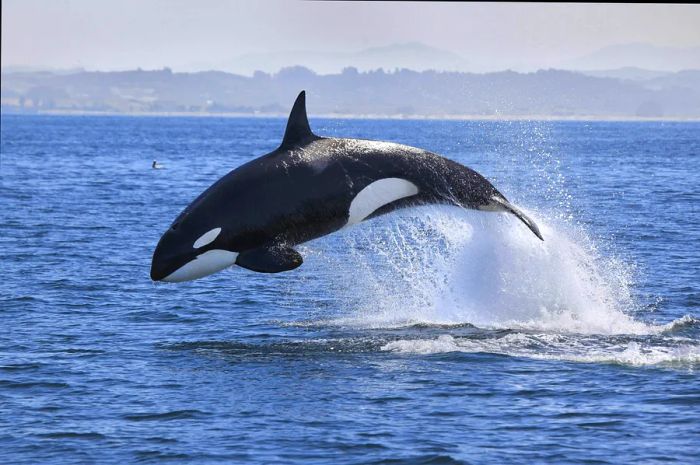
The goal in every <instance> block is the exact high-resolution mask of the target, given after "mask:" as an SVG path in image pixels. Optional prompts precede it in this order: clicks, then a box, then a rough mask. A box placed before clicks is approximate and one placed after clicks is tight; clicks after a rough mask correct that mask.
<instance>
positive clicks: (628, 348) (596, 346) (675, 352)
mask: <svg viewBox="0 0 700 465" xmlns="http://www.w3.org/2000/svg"><path fill="white" fill-rule="evenodd" d="M381 349H382V350H384V351H390V352H397V353H410V354H424V355H427V354H439V353H448V352H464V353H491V354H499V355H508V356H513V357H526V358H533V359H541V360H563V361H571V362H587V363H619V364H623V365H633V366H641V365H660V364H684V365H685V364H690V365H694V364H697V363H700V345H698V344H694V343H688V342H687V341H683V342H681V341H679V340H661V341H647V342H644V341H641V342H640V341H634V340H622V341H620V340H617V339H615V338H605V339H592V338H572V337H570V336H567V335H562V334H523V333H513V334H508V335H506V336H504V337H501V338H493V339H468V338H455V337H453V336H451V335H447V334H445V335H441V336H439V337H437V338H435V339H404V340H397V341H391V342H389V343H387V344H385V345H384V346H382V347H381Z"/></svg>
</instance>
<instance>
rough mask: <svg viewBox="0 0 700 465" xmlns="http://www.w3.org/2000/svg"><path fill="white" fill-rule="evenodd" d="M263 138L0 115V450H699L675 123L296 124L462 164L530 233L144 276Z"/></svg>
mask: <svg viewBox="0 0 700 465" xmlns="http://www.w3.org/2000/svg"><path fill="white" fill-rule="evenodd" d="M284 124H285V121H284V120H283V119H216V118H201V119H197V118H156V117H60V116H51V117H43V116H11V115H4V116H3V117H2V159H1V174H2V193H1V198H2V207H3V208H2V222H1V224H0V241H2V262H1V263H2V280H1V281H0V297H1V299H2V304H1V308H0V324H1V328H2V329H1V330H0V461H2V462H3V463H31V464H36V463H42V464H47V463H114V464H123V463H135V462H139V463H161V462H164V463H171V462H172V463H238V462H246V463H260V464H263V463H264V464H270V463H299V464H311V463H323V464H326V463H336V464H356V463H357V464H359V463H363V464H364V463H387V464H389V463H390V464H404V463H406V464H408V463H430V464H451V463H471V464H481V463H488V464H493V463H518V464H532V463H589V464H604V463H616V464H617V463H630V464H638V463H662V462H663V463H665V462H677V463H698V462H700V373H699V372H698V370H699V369H700V320H698V317H700V311H699V310H698V309H699V308H700V271H699V270H700V247H699V246H698V244H700V217H699V216H698V215H699V213H700V211H699V209H700V124H698V123H617V122H615V123H602V122H444V121H363V120H312V126H313V127H314V128H315V130H316V132H317V133H319V134H322V135H336V136H346V137H362V138H369V139H382V140H392V141H397V142H401V143H406V144H410V145H415V146H418V147H422V148H426V149H429V150H432V151H435V152H438V153H441V154H444V155H445V156H447V157H450V158H452V159H455V160H458V161H460V162H462V163H464V164H467V165H469V166H471V167H473V168H474V169H476V170H478V171H479V172H481V173H482V174H484V175H485V176H486V177H488V178H489V179H491V180H492V181H493V182H494V184H495V185H496V186H497V187H498V188H499V189H500V190H501V191H502V192H503V193H504V194H505V195H506V196H507V197H509V198H510V199H511V200H512V201H513V202H514V203H516V204H518V205H520V206H521V207H523V208H524V209H525V210H526V211H528V213H529V214H530V215H532V216H533V218H535V219H536V221H537V222H538V223H539V225H540V228H541V230H542V232H543V234H544V236H545V242H540V241H539V240H537V239H536V238H535V237H534V236H533V235H532V234H531V233H530V232H529V231H528V230H527V228H525V227H524V226H523V225H522V224H520V223H519V222H518V221H517V220H515V219H512V218H509V217H507V216H506V215H502V214H494V213H485V212H470V211H461V210H459V209H456V208H450V207H421V208H418V209H414V210H406V211H403V212H400V213H396V214H392V215H389V216H385V217H382V218H379V219H376V220H372V221H370V222H365V223H362V224H360V225H357V226H355V227H354V228H351V229H348V230H346V231H344V232H341V233H337V234H334V235H331V236H327V237H324V238H321V239H319V240H316V241H314V242H311V243H308V244H305V245H303V246H301V247H299V250H300V251H301V253H302V254H303V255H304V258H305V263H304V265H303V266H302V267H301V268H299V269H297V270H295V271H292V272H289V273H282V274H278V275H263V274H255V273H253V272H250V271H247V270H244V269H241V268H232V269H230V270H225V271H223V272H221V273H218V274H215V275H213V276H210V277H207V278H204V279H201V280H199V281H194V282H190V283H182V284H177V285H174V284H173V285H167V284H158V285H156V284H153V283H152V282H151V281H150V279H149V266H150V259H151V254H152V252H153V249H154V247H155V244H156V243H157V241H158V239H159V237H160V235H161V234H162V233H163V232H164V230H165V229H166V228H167V227H168V226H169V224H170V222H171V221H172V220H173V219H174V218H175V216H176V215H177V214H178V213H179V212H180V210H181V209H182V208H184V207H185V206H186V205H187V204H188V203H189V202H190V201H191V200H192V199H193V198H194V197H195V196H196V195H197V194H199V193H200V192H201V191H202V190H204V189H205V188H206V187H207V186H209V185H210V184H211V183H212V182H214V181H215V180H216V179H218V178H219V177H220V176H222V175H224V174H225V173H226V172H228V171H229V170H230V169H232V168H234V167H236V166H238V165H240V164H242V163H244V162H246V161H247V160H250V159H251V158H253V157H256V156H259V155H261V154H264V153H267V152H268V151H270V150H272V149H274V148H275V147H276V145H277V144H278V142H279V140H280V137H281V134H282V132H283V127H284ZM154 159H157V160H158V161H159V163H161V164H163V165H164V166H165V169H161V170H152V169H151V167H150V165H151V162H152V160H154Z"/></svg>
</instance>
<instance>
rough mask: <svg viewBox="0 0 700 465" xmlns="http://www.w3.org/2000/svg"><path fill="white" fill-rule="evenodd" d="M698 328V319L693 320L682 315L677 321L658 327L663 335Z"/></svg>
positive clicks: (699, 321)
mask: <svg viewBox="0 0 700 465" xmlns="http://www.w3.org/2000/svg"><path fill="white" fill-rule="evenodd" d="M699 327H700V318H695V317H693V316H690V315H684V316H682V317H681V318H678V319H677V320H673V321H672V322H670V323H668V324H665V325H663V326H659V329H660V332H663V333H678V332H682V331H685V330H688V329H694V328H699Z"/></svg>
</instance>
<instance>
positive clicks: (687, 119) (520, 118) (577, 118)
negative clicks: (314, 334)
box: [2, 110, 700, 123]
mask: <svg viewBox="0 0 700 465" xmlns="http://www.w3.org/2000/svg"><path fill="white" fill-rule="evenodd" d="M2 115H3V116H9V115H21V116H29V115H38V116H132V117H170V118H178V117H188V118H192V117H198V118H262V119H265V118H287V116H288V115H287V114H283V113H235V112H220V113H218V112H210V113H202V112H185V111H183V112H176V111H168V112H113V111H87V110H42V111H35V112H22V111H9V112H8V111H6V110H3V111H2ZM309 116H310V117H312V118H324V119H366V120H407V121H411V120H415V121H425V120H428V121H581V122H585V121H591V122H606V121H609V122H680V123H683V122H687V123H697V122H700V117H693V116H690V117H682V116H651V117H645V116H620V115H605V116H600V115H571V116H566V115H401V114H394V115H382V114H345V113H322V114H311V115H309Z"/></svg>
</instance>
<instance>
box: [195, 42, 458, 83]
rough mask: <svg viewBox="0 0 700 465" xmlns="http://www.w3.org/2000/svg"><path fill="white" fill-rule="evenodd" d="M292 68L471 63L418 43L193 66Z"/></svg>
mask: <svg viewBox="0 0 700 465" xmlns="http://www.w3.org/2000/svg"><path fill="white" fill-rule="evenodd" d="M291 66H304V67H305V68H309V69H311V70H313V71H314V72H316V73H319V74H332V73H339V72H341V71H342V70H343V69H344V68H346V67H349V66H352V67H354V68H357V69H358V70H359V71H371V70H376V69H379V68H383V69H385V70H394V69H403V68H405V69H412V70H415V71H425V70H429V69H433V70H440V71H463V70H466V69H468V67H469V63H468V62H467V61H466V60H465V59H464V58H463V57H461V56H459V55H458V54H456V53H453V52H450V51H447V50H442V49H439V48H435V47H431V46H429V45H425V44H421V43H418V42H409V43H404V44H392V45H387V46H383V47H372V48H367V49H364V50H359V51H355V52H338V51H334V52H319V51H304V50H296V51H281V52H269V53H249V54H246V55H241V56H238V57H236V58H234V59H232V60H229V61H225V62H223V63H217V64H216V65H213V64H207V63H193V68H195V69H212V68H216V69H223V70H226V71H228V72H232V73H236V74H242V75H248V76H250V75H252V74H253V72H255V71H257V70H260V71H264V72H268V73H272V72H276V71H278V70H280V69H282V68H286V67H291Z"/></svg>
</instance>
